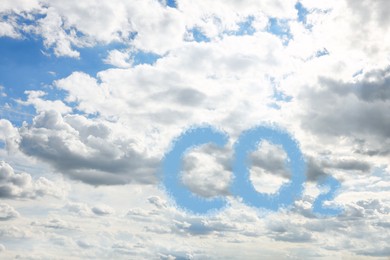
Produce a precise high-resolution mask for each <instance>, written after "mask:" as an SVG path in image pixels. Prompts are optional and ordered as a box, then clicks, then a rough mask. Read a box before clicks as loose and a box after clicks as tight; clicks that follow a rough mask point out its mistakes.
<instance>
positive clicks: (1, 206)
mask: <svg viewBox="0 0 390 260" xmlns="http://www.w3.org/2000/svg"><path fill="white" fill-rule="evenodd" d="M19 216H20V215H19V212H17V211H16V210H15V209H14V208H13V207H11V206H10V205H8V204H5V203H0V220H1V221H5V220H10V219H13V218H17V217H19ZM0 251H2V250H0Z"/></svg>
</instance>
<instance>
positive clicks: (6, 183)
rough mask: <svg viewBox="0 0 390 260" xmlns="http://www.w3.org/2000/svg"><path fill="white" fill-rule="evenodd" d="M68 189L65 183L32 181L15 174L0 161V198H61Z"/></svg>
mask: <svg viewBox="0 0 390 260" xmlns="http://www.w3.org/2000/svg"><path fill="white" fill-rule="evenodd" d="M68 189H69V187H68V186H67V185H66V184H65V183H60V182H53V181H50V180H48V179H46V178H45V177H39V178H38V179H37V180H33V178H32V177H31V175H30V174H28V173H25V172H22V173H15V172H14V169H13V168H12V167H11V166H10V165H9V164H8V163H6V162H4V161H0V197H1V198H31V199H34V198H37V197H43V196H53V197H57V198H63V197H64V196H65V195H66V194H67V192H68Z"/></svg>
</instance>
